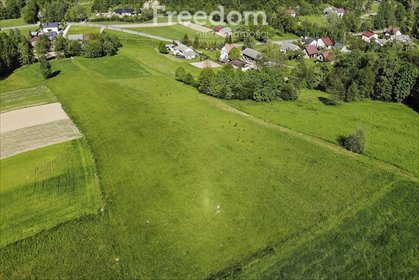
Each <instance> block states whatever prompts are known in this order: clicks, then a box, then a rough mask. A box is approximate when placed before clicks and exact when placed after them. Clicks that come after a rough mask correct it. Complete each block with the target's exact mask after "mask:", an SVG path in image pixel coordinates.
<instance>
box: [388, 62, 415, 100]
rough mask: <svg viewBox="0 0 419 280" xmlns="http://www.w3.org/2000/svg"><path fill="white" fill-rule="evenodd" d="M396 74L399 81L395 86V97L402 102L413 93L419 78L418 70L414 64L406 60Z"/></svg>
mask: <svg viewBox="0 0 419 280" xmlns="http://www.w3.org/2000/svg"><path fill="white" fill-rule="evenodd" d="M396 75H397V76H396V78H395V80H396V81H397V83H395V85H394V87H393V97H394V98H393V99H394V100H395V101H397V102H402V101H404V100H405V99H406V98H407V97H408V96H409V95H410V94H411V93H412V90H413V87H414V85H415V83H416V81H417V79H418V70H417V68H416V67H415V66H413V65H412V64H410V63H407V62H404V63H403V64H402V66H401V67H400V70H399V71H398V72H397V74H396Z"/></svg>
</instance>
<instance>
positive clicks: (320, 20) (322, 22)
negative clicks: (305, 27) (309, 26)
mask: <svg viewBox="0 0 419 280" xmlns="http://www.w3.org/2000/svg"><path fill="white" fill-rule="evenodd" d="M298 19H299V20H300V22H304V21H306V22H310V23H314V24H318V25H319V26H326V25H327V18H326V17H325V16H321V15H309V16H299V17H298Z"/></svg>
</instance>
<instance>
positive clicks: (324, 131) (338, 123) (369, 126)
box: [230, 90, 419, 176]
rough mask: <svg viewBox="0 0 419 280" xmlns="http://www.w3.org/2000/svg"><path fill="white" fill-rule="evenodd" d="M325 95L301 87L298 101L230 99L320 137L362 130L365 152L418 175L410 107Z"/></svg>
mask: <svg viewBox="0 0 419 280" xmlns="http://www.w3.org/2000/svg"><path fill="white" fill-rule="evenodd" d="M322 98H323V99H327V98H328V95H327V94H325V93H322V92H320V91H314V90H303V91H302V92H301V95H300V98H299V100H298V101H297V102H281V101H278V102H272V103H264V104H262V103H256V102H251V101H244V102H242V101H231V102H230V104H231V105H233V106H234V107H236V108H238V109H240V110H242V111H245V112H247V113H250V114H252V115H255V116H257V117H259V118H261V119H264V120H268V121H270V122H273V123H276V124H279V125H282V126H285V127H288V128H291V129H295V130H297V131H300V132H303V133H306V134H309V135H312V136H316V137H319V138H322V139H324V140H327V141H330V142H332V143H335V144H337V145H338V138H339V137H340V136H347V135H349V134H350V133H352V132H353V131H354V130H355V129H357V128H362V129H364V130H365V132H366V135H367V147H366V151H365V154H366V155H368V156H370V157H373V158H377V159H379V160H382V161H385V162H388V163H390V164H392V165H395V166H398V167H400V168H403V169H405V170H407V171H409V172H411V173H413V174H415V176H418V175H419V162H418V158H419V142H418V139H419V123H418V117H417V113H416V112H415V111H413V110H412V109H410V108H409V107H407V106H405V105H402V104H396V103H386V102H375V101H362V102H355V103H347V104H339V105H338V106H329V105H326V104H324V103H322V102H321V100H322Z"/></svg>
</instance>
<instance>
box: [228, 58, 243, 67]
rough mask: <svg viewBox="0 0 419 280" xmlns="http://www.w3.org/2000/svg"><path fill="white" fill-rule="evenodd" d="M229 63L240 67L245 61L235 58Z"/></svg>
mask: <svg viewBox="0 0 419 280" xmlns="http://www.w3.org/2000/svg"><path fill="white" fill-rule="evenodd" d="M229 63H230V64H231V65H233V66H236V67H239V68H241V67H242V66H243V65H244V64H245V63H244V62H243V61H241V60H238V59H235V60H233V61H230V62H229Z"/></svg>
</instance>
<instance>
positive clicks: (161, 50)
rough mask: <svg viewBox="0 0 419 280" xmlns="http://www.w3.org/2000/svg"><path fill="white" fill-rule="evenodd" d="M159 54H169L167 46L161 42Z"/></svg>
mask: <svg viewBox="0 0 419 280" xmlns="http://www.w3.org/2000/svg"><path fill="white" fill-rule="evenodd" d="M159 52H160V53H162V54H168V53H169V51H168V50H167V48H166V45H165V44H164V43H162V42H160V44H159Z"/></svg>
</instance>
